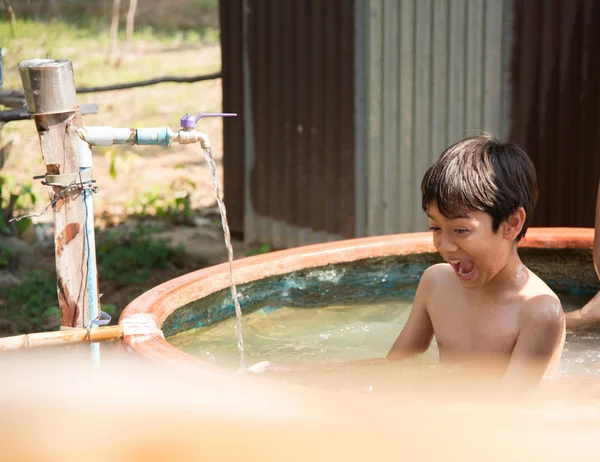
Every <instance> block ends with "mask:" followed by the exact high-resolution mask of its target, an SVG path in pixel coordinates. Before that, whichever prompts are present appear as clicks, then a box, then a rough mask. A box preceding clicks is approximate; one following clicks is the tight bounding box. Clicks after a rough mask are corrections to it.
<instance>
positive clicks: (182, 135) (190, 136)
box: [172, 112, 237, 149]
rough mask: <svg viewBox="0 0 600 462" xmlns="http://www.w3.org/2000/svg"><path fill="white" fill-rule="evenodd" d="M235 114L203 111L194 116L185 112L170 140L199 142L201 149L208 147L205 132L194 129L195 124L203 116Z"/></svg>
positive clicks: (185, 142) (182, 142)
mask: <svg viewBox="0 0 600 462" xmlns="http://www.w3.org/2000/svg"><path fill="white" fill-rule="evenodd" d="M235 116H237V114H234V113H230V112H204V113H200V114H198V115H197V116H196V117H194V116H193V115H191V114H190V113H189V112H188V113H186V114H185V115H184V116H183V117H182V118H181V120H180V121H179V125H180V126H181V128H180V129H179V131H178V132H177V133H173V134H172V140H173V141H175V142H178V143H179V144H190V143H195V142H197V141H198V142H200V145H201V146H202V148H203V149H206V148H210V140H209V139H208V135H206V134H205V133H202V132H199V131H196V124H197V123H198V121H199V120H200V119H202V118H203V117H235Z"/></svg>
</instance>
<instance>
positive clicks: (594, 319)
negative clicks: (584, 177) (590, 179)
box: [566, 184, 600, 329]
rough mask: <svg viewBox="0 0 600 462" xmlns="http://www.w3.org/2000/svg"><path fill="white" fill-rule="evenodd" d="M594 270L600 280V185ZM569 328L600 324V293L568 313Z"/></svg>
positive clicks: (599, 186) (599, 190)
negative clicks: (578, 308) (579, 307)
mask: <svg viewBox="0 0 600 462" xmlns="http://www.w3.org/2000/svg"><path fill="white" fill-rule="evenodd" d="M593 255H594V268H595V269H596V274H597V275H598V278H600V184H598V197H597V198H596V224H595V228H594V250H593ZM566 318H567V328H570V329H574V328H577V327H583V326H588V325H592V324H597V323H600V292H598V293H597V294H596V296H595V297H594V298H592V299H591V300H590V301H589V302H588V303H587V304H586V305H585V306H584V307H583V308H581V309H580V310H577V311H572V312H571V313H567V315H566Z"/></svg>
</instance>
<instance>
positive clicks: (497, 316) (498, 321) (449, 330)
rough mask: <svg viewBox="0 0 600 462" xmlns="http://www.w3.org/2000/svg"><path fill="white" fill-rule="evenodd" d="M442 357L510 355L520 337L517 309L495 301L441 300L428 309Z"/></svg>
mask: <svg viewBox="0 0 600 462" xmlns="http://www.w3.org/2000/svg"><path fill="white" fill-rule="evenodd" d="M429 314H430V317H431V322H432V324H433V330H434V335H435V338H436V342H437V344H438V348H439V350H440V356H441V357H444V356H448V355H453V356H454V355H478V356H479V355H493V356H496V357H498V356H500V357H503V356H506V357H508V356H510V354H511V352H512V350H513V348H514V346H515V343H516V340H517V335H518V322H517V314H518V313H517V310H516V309H513V308H512V307H510V306H497V305H494V304H493V303H492V302H490V303H487V304H485V305H483V304H482V305H481V306H473V305H472V304H468V303H467V302H465V301H464V300H454V301H447V300H446V301H442V300H439V301H438V302H437V303H436V304H435V305H434V306H432V307H431V309H430V310H429Z"/></svg>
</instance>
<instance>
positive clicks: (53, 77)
mask: <svg viewBox="0 0 600 462" xmlns="http://www.w3.org/2000/svg"><path fill="white" fill-rule="evenodd" d="M19 72H20V74H21V81H22V83H23V89H24V91H25V99H26V101H27V111H28V112H30V113H31V114H33V115H34V120H35V125H36V128H37V131H38V135H39V138H40V146H41V150H42V158H43V161H44V164H45V165H46V174H47V175H65V174H78V173H79V159H78V144H77V143H78V141H77V140H78V135H77V128H79V127H81V126H82V120H81V113H80V111H79V106H78V105H77V102H76V92H75V79H74V77H73V66H72V64H71V61H69V60H51V59H31V60H27V61H22V62H21V63H19ZM48 193H49V196H50V201H51V203H52V204H53V205H52V209H53V211H54V240H55V251H56V254H55V257H56V276H57V289H58V303H59V308H60V311H61V326H62V327H63V328H68V327H78V328H81V327H85V326H86V325H87V324H88V322H89V313H88V310H87V307H88V306H89V303H88V293H87V290H86V275H87V264H86V261H85V241H84V207H83V201H82V190H81V189H80V188H65V187H64V186H48Z"/></svg>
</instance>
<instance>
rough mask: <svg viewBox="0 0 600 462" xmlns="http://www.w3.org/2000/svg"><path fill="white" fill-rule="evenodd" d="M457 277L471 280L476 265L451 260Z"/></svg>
mask: <svg viewBox="0 0 600 462" xmlns="http://www.w3.org/2000/svg"><path fill="white" fill-rule="evenodd" d="M449 262H450V264H451V265H452V268H453V269H454V272H455V273H456V275H457V276H458V277H459V278H460V279H463V280H467V279H471V278H472V277H473V274H474V272H475V263H474V262H473V261H471V260H449Z"/></svg>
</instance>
